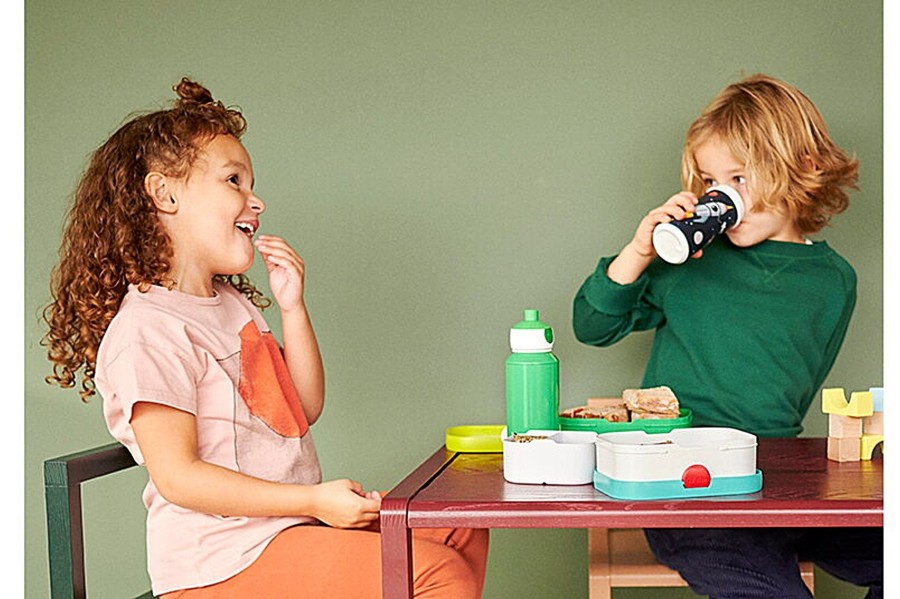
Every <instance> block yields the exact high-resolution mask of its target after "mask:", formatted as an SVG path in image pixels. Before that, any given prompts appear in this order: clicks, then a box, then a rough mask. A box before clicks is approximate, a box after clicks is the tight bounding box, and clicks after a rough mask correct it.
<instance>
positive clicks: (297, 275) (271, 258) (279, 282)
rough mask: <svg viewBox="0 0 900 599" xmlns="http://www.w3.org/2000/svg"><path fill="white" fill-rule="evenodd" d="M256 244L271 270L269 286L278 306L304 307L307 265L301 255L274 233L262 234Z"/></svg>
mask: <svg viewBox="0 0 900 599" xmlns="http://www.w3.org/2000/svg"><path fill="white" fill-rule="evenodd" d="M254 244H255V245H256V248H257V249H258V250H259V253H260V255H262V258H263V262H264V263H265V265H266V270H268V271H269V287H270V288H271V289H272V294H273V295H274V296H275V301H277V302H278V306H279V307H280V308H281V309H282V310H283V311H286V312H289V311H292V310H295V309H296V308H299V307H302V306H303V283H304V274H305V265H304V264H303V259H302V258H300V255H299V254H298V253H297V252H296V251H295V250H294V248H292V247H291V246H290V245H288V243H287V242H286V241H285V240H284V239H282V238H281V237H276V236H274V235H260V236H259V237H257V239H256V241H255V242H254Z"/></svg>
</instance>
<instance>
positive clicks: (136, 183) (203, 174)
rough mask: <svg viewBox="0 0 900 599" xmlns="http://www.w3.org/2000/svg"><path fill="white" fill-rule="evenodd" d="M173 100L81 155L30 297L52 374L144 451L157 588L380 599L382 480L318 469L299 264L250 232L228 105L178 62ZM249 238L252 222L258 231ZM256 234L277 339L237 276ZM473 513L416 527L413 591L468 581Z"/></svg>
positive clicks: (200, 594)
mask: <svg viewBox="0 0 900 599" xmlns="http://www.w3.org/2000/svg"><path fill="white" fill-rule="evenodd" d="M174 89H175V91H176V92H177V94H178V96H179V99H178V100H177V101H176V102H175V104H174V106H173V107H171V108H169V109H165V110H159V111H156V112H150V113H147V114H143V115H141V116H137V117H135V118H133V119H131V120H130V121H128V122H126V123H125V124H124V125H123V126H121V127H120V128H119V129H118V130H117V131H116V132H115V133H113V135H112V136H111V137H110V138H109V139H108V140H107V141H106V142H105V143H104V144H103V145H102V146H101V147H100V148H99V149H98V150H97V151H96V152H94V154H93V156H92V158H91V160H90V163H89V165H88V167H87V169H86V171H85V173H84V176H83V177H82V180H81V182H80V183H79V185H78V187H77V189H76V191H75V195H74V201H73V205H72V207H71V210H70V212H69V214H68V218H67V222H66V226H65V230H64V233H63V239H62V245H61V250H60V261H59V264H58V266H57V268H56V269H55V271H54V274H53V280H52V284H51V288H52V297H53V302H52V303H51V304H50V305H49V306H48V307H47V310H46V311H45V318H46V320H47V323H48V325H49V331H48V333H47V335H46V336H45V339H44V343H45V344H46V345H47V347H48V354H49V358H50V360H51V362H52V363H53V374H52V375H51V376H49V377H48V382H51V383H55V384H59V385H60V386H62V387H67V388H70V387H73V386H75V385H76V379H77V377H78V373H79V371H81V375H80V376H81V379H80V394H81V397H82V399H83V400H87V399H88V398H90V397H91V396H92V395H94V393H95V392H99V394H100V396H101V397H102V398H103V413H104V417H105V419H106V423H107V426H108V427H109V430H110V432H111V433H112V435H113V436H114V437H115V438H116V439H118V440H119V441H120V442H122V443H123V444H124V445H125V446H126V447H128V449H129V450H130V451H131V454H132V455H133V456H134V458H135V460H136V461H137V463H138V464H143V465H145V466H146V468H147V471H148V474H149V479H150V480H149V482H148V483H147V487H146V489H145V491H144V495H143V497H144V503H145V505H146V507H147V510H148V514H147V550H148V570H149V573H150V578H151V584H152V589H153V592H154V594H155V595H157V596H163V597H166V598H176V597H178V598H193V599H203V598H207V597H216V598H222V597H235V598H237V597H240V598H244V597H278V598H287V597H324V596H329V597H379V596H380V592H381V560H380V547H381V540H380V534H379V533H378V531H377V527H376V526H375V525H376V524H377V521H378V518H379V509H380V505H381V497H380V495H379V494H378V492H377V491H369V492H366V491H364V490H363V487H362V485H361V484H360V483H358V482H356V481H352V480H349V479H339V480H331V481H327V482H322V474H321V470H320V467H319V460H318V456H317V454H316V449H315V445H314V444H313V439H312V434H311V432H310V427H311V426H312V425H313V424H314V423H315V422H316V421H317V420H318V418H319V416H320V414H321V412H322V409H323V406H324V397H325V395H324V391H325V376H324V370H323V366H322V359H321V356H320V353H319V348H318V344H317V341H316V335H315V332H314V331H313V327H312V323H311V320H310V317H309V313H308V311H307V309H306V303H305V300H304V272H305V265H304V262H303V260H302V258H301V257H300V256H299V254H298V253H297V252H296V251H295V250H294V249H293V248H292V247H291V245H290V244H288V243H287V242H286V241H285V240H284V239H282V238H280V237H276V236H272V235H258V236H257V235H256V233H257V231H258V229H259V228H260V216H261V215H262V213H263V212H264V211H265V208H266V206H265V203H264V202H263V201H262V199H260V198H259V197H258V196H257V195H256V193H255V192H254V182H255V181H254V176H253V167H252V163H251V161H250V156H249V155H248V153H247V151H246V149H245V148H244V146H243V144H242V143H241V141H240V139H241V136H242V135H243V133H244V131H245V129H246V122H245V120H244V117H243V116H242V115H241V113H240V112H239V111H238V110H235V109H231V108H227V107H225V106H224V105H223V104H222V103H221V102H219V101H215V100H214V99H213V97H212V95H211V94H210V92H209V91H208V90H207V89H206V88H204V87H203V86H201V85H200V84H198V83H196V82H194V81H191V80H189V79H187V78H185V79H182V80H181V82H180V83H178V84H177V85H176V86H175V88H174ZM254 237H255V239H254ZM255 251H259V253H260V255H261V257H262V259H263V261H264V263H265V266H266V270H267V272H268V278H269V287H270V289H271V291H272V295H273V296H274V299H275V303H276V304H277V306H278V308H279V310H280V313H281V322H282V334H283V348H282V347H281V346H279V344H278V343H277V342H276V341H275V339H274V337H273V335H272V333H271V331H270V330H269V327H268V326H267V324H266V322H265V320H264V319H263V317H262V315H261V313H260V309H261V308H265V307H266V306H268V305H270V304H271V302H270V301H269V300H267V299H266V298H264V297H263V295H262V293H261V292H260V291H259V290H258V289H257V288H256V287H255V286H254V285H253V284H252V283H251V282H250V281H249V279H248V278H247V277H246V275H245V274H244V273H245V272H246V271H247V269H249V268H250V266H251V265H252V264H253V260H254V256H255ZM487 545H488V536H487V531H486V530H461V529H440V530H430V531H421V532H420V531H417V532H416V536H415V538H414V543H413V552H414V560H413V564H414V570H415V582H414V587H415V596H416V597H422V598H425V597H433V598H444V597H446V598H451V597H453V598H460V597H478V596H480V594H481V587H482V585H483V580H484V571H485V566H486V559H487Z"/></svg>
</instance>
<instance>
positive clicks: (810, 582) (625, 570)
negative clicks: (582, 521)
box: [588, 528, 815, 599]
mask: <svg viewBox="0 0 900 599" xmlns="http://www.w3.org/2000/svg"><path fill="white" fill-rule="evenodd" d="M588 555H589V561H590V563H589V573H588V575H589V586H590V597H591V599H610V597H612V589H614V588H623V587H641V588H643V587H686V586H688V584H687V583H686V582H685V581H684V579H683V578H682V577H681V575H679V574H678V572H676V571H675V570H672V569H671V568H669V567H668V566H664V565H663V564H661V563H659V562H658V561H656V557H654V555H653V552H652V551H651V550H650V546H649V545H647V539H646V537H644V532H643V530H641V529H639V528H624V529H607V528H592V529H590V530H588ZM800 576H801V577H802V578H803V582H804V583H805V584H806V586H807V587H808V588H809V590H810V591H812V590H813V587H814V584H815V580H814V577H815V568H814V566H813V564H812V563H811V562H801V563H800Z"/></svg>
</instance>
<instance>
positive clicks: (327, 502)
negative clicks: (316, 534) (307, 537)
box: [311, 479, 381, 528]
mask: <svg viewBox="0 0 900 599" xmlns="http://www.w3.org/2000/svg"><path fill="white" fill-rule="evenodd" d="M313 489H314V490H315V494H316V505H317V506H318V509H317V510H316V513H314V514H311V515H312V516H314V517H316V518H317V519H319V520H321V521H322V522H324V523H325V524H328V525H329V526H333V527H335V528H364V527H366V526H369V525H370V524H372V523H373V522H375V521H377V520H378V516H379V513H378V510H380V509H381V496H380V495H379V494H378V492H377V491H370V492H368V493H366V492H365V491H363V488H362V485H361V484H359V483H358V482H356V481H353V480H349V479H340V480H332V481H328V482H324V483H321V484H318V485H316V486H315V487H313Z"/></svg>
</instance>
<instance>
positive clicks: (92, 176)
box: [41, 78, 271, 401]
mask: <svg viewBox="0 0 900 599" xmlns="http://www.w3.org/2000/svg"><path fill="white" fill-rule="evenodd" d="M173 89H174V90H175V92H177V94H178V97H179V99H178V100H177V101H176V102H175V103H174V106H173V107H172V108H170V109H167V110H159V111H156V112H150V113H147V114H143V115H140V116H137V117H135V118H132V119H131V120H129V121H128V122H126V123H125V124H124V125H122V126H121V127H120V128H119V129H118V130H117V131H116V132H115V133H113V134H112V136H110V138H109V139H108V140H107V141H106V143H104V144H103V145H102V146H101V147H100V148H99V149H97V150H96V151H95V152H94V153H93V155H92V156H91V160H90V162H89V164H88V167H87V169H86V170H85V172H84V175H83V176H82V178H81V181H80V182H79V184H78V186H77V188H76V189H75V193H74V197H73V201H72V205H71V208H70V209H69V212H68V215H67V218H66V225H65V228H64V231H63V236H62V243H61V246H60V258H59V263H58V264H57V266H56V268H55V269H54V271H53V275H52V280H51V283H50V293H51V297H52V303H50V304H49V305H48V306H47V307H46V308H45V309H44V313H43V316H44V320H46V322H47V324H48V327H49V329H48V332H47V334H46V335H45V336H44V338H43V339H42V340H41V343H42V344H43V345H44V346H46V347H47V348H48V350H47V353H48V357H49V359H50V361H51V362H52V363H53V374H52V375H50V376H48V377H47V378H46V380H47V382H48V383H51V384H54V383H55V384H58V385H59V386H61V387H64V388H71V387H73V386H75V383H76V374H77V372H78V371H79V370H81V369H83V372H82V375H81V389H80V394H81V398H82V400H85V401H86V400H87V399H88V398H89V397H90V396H92V395H93V394H94V393H95V386H94V368H95V366H96V363H97V349H98V347H99V346H100V340H101V338H102V337H103V334H104V333H105V332H106V328H107V326H109V323H110V321H111V320H112V318H113V316H115V315H116V312H118V310H119V305H120V304H121V302H122V298H123V297H124V296H125V293H126V291H127V290H128V285H129V284H133V285H135V286H137V288H138V289H139V290H140V291H146V290H147V289H149V288H150V286H151V285H154V284H155V285H165V286H167V287H170V288H171V286H172V282H171V281H168V280H167V279H166V275H167V273H168V272H169V269H170V266H171V260H172V244H171V242H170V240H169V237H168V235H166V232H165V230H164V229H163V227H162V225H161V224H160V221H159V219H158V218H157V215H156V209H155V207H154V204H153V202H152V200H151V198H150V197H149V196H148V195H147V193H146V191H145V190H144V178H145V177H146V175H147V173H149V172H150V171H160V172H162V173H165V174H167V175H170V176H173V177H184V176H186V175H187V174H188V173H189V172H190V169H191V167H192V166H193V165H194V162H195V161H196V159H197V157H198V156H199V154H200V153H201V152H202V150H203V148H204V146H205V145H206V144H207V143H208V142H209V141H210V140H211V139H212V138H213V137H215V136H216V135H233V136H234V137H235V138H237V139H240V137H241V136H242V135H243V133H244V131H245V130H246V128H247V122H246V121H245V120H244V117H243V115H242V114H241V113H240V111H238V110H235V109H230V108H226V107H225V106H224V105H223V104H222V103H221V102H218V101H215V100H214V99H213V97H212V94H211V93H210V92H209V90H207V89H206V88H205V87H203V86H202V85H200V84H199V83H196V82H194V81H191V80H190V79H188V78H183V79H182V80H181V81H180V82H179V83H178V84H177V85H175V87H174V88H173ZM216 278H218V279H220V280H222V281H225V282H227V283H229V284H231V285H232V286H233V287H235V288H236V289H237V290H238V291H240V292H241V293H243V294H244V295H245V296H246V297H247V298H248V299H250V301H251V302H253V303H254V305H256V306H258V307H260V308H265V307H266V306H268V305H269V304H270V303H271V302H270V301H269V300H268V299H266V298H264V297H263V296H262V293H261V292H260V291H259V290H257V289H256V287H254V286H253V284H252V283H251V282H250V280H249V279H248V278H247V277H246V276H245V275H243V274H238V275H229V276H225V275H220V276H217V277H216Z"/></svg>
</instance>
